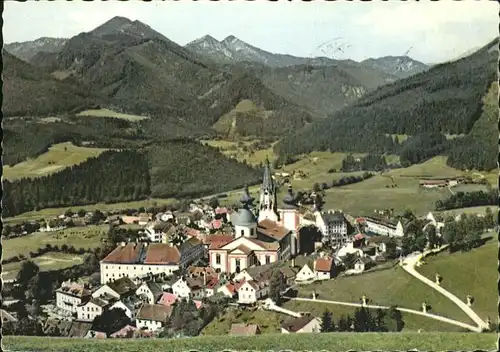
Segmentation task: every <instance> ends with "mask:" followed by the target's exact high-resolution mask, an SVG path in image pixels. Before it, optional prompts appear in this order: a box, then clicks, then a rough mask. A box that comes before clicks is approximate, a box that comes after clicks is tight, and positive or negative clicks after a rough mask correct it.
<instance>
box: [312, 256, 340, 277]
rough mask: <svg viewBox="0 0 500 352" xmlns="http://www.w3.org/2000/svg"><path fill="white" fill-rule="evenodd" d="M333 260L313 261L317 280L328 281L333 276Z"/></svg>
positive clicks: (321, 259) (320, 259)
mask: <svg viewBox="0 0 500 352" xmlns="http://www.w3.org/2000/svg"><path fill="white" fill-rule="evenodd" d="M334 269H335V262H334V260H333V258H319V259H316V260H315V261H314V273H315V275H316V279H318V280H330V279H331V278H332V277H333V276H334Z"/></svg>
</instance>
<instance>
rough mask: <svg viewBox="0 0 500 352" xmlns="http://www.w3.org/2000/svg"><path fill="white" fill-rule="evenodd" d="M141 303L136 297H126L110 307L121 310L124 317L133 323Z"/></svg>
mask: <svg viewBox="0 0 500 352" xmlns="http://www.w3.org/2000/svg"><path fill="white" fill-rule="evenodd" d="M142 304H143V301H142V300H141V299H140V298H139V297H137V296H128V297H126V298H122V299H121V300H119V301H116V302H115V303H114V304H113V305H112V306H111V307H110V310H111V309H122V310H123V311H124V312H125V315H126V316H127V317H129V318H130V320H132V321H134V320H135V318H136V315H137V311H138V310H139V308H140V307H141V306H142Z"/></svg>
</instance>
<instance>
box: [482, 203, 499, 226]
mask: <svg viewBox="0 0 500 352" xmlns="http://www.w3.org/2000/svg"><path fill="white" fill-rule="evenodd" d="M495 225H496V221H495V217H494V216H493V212H492V211H491V208H490V207H488V208H486V214H485V216H484V226H485V227H486V228H487V229H492V228H494V227H495Z"/></svg>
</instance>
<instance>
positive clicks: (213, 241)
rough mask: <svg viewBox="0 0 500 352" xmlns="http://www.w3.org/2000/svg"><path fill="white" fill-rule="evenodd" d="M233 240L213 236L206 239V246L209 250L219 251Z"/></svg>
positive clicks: (226, 237) (228, 237)
mask: <svg viewBox="0 0 500 352" xmlns="http://www.w3.org/2000/svg"><path fill="white" fill-rule="evenodd" d="M232 240H233V236H219V235H212V236H208V237H207V238H206V244H208V245H209V247H208V248H209V249H219V248H220V247H222V246H224V245H226V244H228V243H229V242H231V241H232Z"/></svg>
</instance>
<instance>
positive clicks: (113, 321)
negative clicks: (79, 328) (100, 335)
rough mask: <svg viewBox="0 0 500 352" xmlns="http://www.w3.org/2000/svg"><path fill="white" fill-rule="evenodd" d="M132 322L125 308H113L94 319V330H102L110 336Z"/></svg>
mask: <svg viewBox="0 0 500 352" xmlns="http://www.w3.org/2000/svg"><path fill="white" fill-rule="evenodd" d="M130 323H131V321H130V318H129V317H128V316H127V314H125V311H124V310H123V309H121V308H113V309H110V310H107V311H104V313H102V314H101V315H99V316H97V317H96V318H95V319H94V321H93V322H92V330H95V331H102V332H104V333H106V336H108V337H109V335H111V334H113V333H115V332H117V331H118V330H120V329H121V328H123V327H124V326H126V325H128V324H130Z"/></svg>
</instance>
